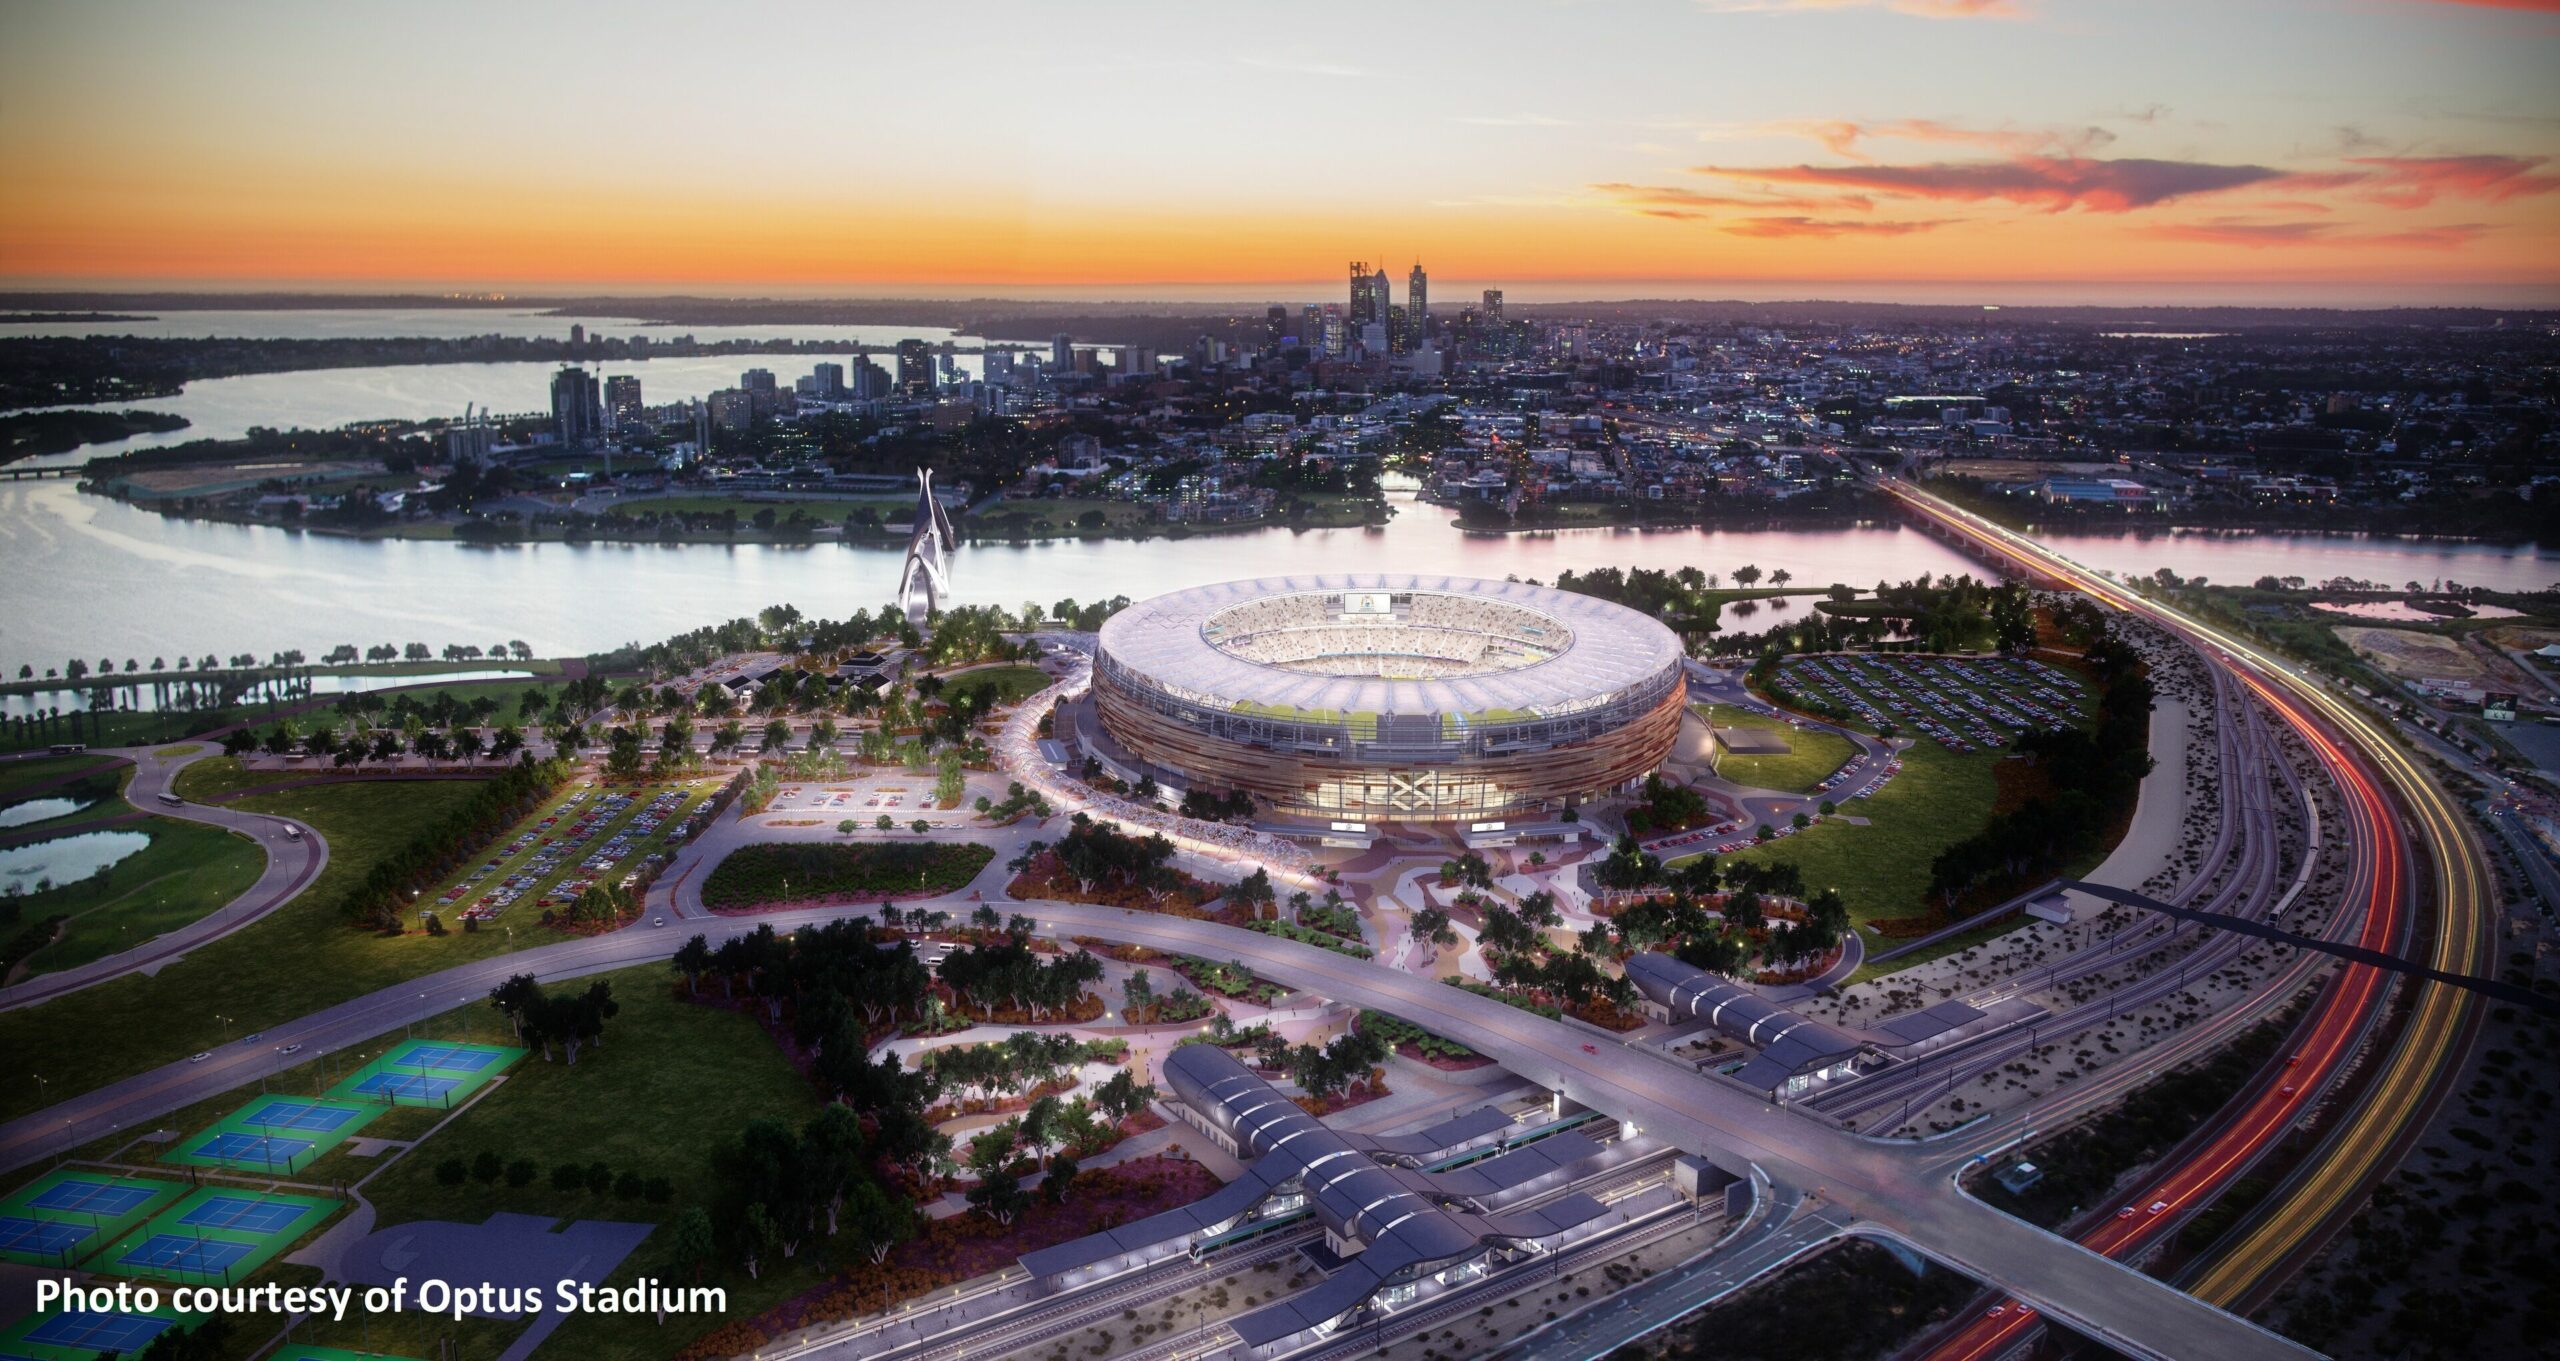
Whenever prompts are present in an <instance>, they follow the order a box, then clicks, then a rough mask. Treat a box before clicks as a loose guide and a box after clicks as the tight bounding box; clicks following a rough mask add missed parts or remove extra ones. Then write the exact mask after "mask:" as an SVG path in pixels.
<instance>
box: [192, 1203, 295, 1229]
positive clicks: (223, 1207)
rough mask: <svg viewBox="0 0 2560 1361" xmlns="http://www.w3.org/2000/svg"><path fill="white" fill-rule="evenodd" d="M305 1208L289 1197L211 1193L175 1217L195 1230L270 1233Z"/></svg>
mask: <svg viewBox="0 0 2560 1361" xmlns="http://www.w3.org/2000/svg"><path fill="white" fill-rule="evenodd" d="M305 1208H306V1207H305V1206H303V1205H301V1204H299V1203H297V1202H294V1201H290V1200H266V1199H262V1198H254V1197H250V1196H215V1197H214V1198H213V1199H211V1200H208V1201H206V1202H204V1203H203V1204H201V1205H198V1206H197V1207H195V1208H194V1209H192V1210H189V1211H187V1212H186V1213H185V1214H184V1215H181V1216H179V1219H178V1222H179V1223H181V1224H184V1225H186V1226H187V1227H189V1228H195V1229H239V1230H241V1231H243V1232H246V1233H274V1232H276V1231H278V1230H280V1229H283V1228H285V1227H286V1226H288V1225H290V1224H292V1223H293V1221H295V1220H297V1219H300V1218H301V1217H302V1214H303V1211H304V1209H305Z"/></svg>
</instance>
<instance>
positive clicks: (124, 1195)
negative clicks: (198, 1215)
mask: <svg viewBox="0 0 2560 1361" xmlns="http://www.w3.org/2000/svg"><path fill="white" fill-rule="evenodd" d="M168 1185H169V1183H167V1182H146V1183H143V1184H141V1185H134V1184H132V1183H128V1182H114V1181H93V1180H91V1179H89V1178H87V1177H78V1176H74V1177H65V1178H63V1179H62V1180H61V1181H59V1182H56V1183H54V1184H53V1185H52V1186H49V1187H47V1188H45V1190H44V1192H43V1194H41V1195H38V1196H36V1197H34V1198H33V1199H31V1200H29V1201H28V1202H27V1203H28V1204H29V1205H32V1206H34V1207H35V1208H37V1209H39V1210H62V1211H65V1212H67V1213H74V1214H84V1215H96V1216H98V1217H99V1218H101V1219H113V1218H115V1217H116V1216H117V1215H121V1214H131V1213H133V1212H134V1211H136V1210H139V1209H141V1208H142V1207H143V1206H144V1205H145V1204H146V1203H148V1202H149V1201H150V1199H151V1198H152V1197H153V1196H155V1195H158V1194H159V1193H160V1192H161V1191H162V1190H163V1189H165V1188H166V1187H167V1186H168Z"/></svg>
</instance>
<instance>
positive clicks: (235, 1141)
mask: <svg viewBox="0 0 2560 1361" xmlns="http://www.w3.org/2000/svg"><path fill="white" fill-rule="evenodd" d="M310 1151H311V1141H310V1140H308V1139H276V1138H270V1137H268V1136H266V1135H263V1134H242V1133H241V1132H239V1131H238V1130H232V1131H230V1132H229V1133H225V1134H217V1135H215V1136H213V1137H212V1138H210V1139H207V1140H205V1141H204V1142H203V1143H200V1144H198V1145H196V1147H195V1155H196V1156H197V1157H199V1158H218V1159H220V1160H222V1161H224V1162H237V1163H257V1164H258V1165H260V1166H262V1167H277V1166H289V1165H291V1163H292V1162H293V1160H294V1159H296V1158H299V1157H301V1156H302V1155H303V1154H305V1153H308V1152H310Z"/></svg>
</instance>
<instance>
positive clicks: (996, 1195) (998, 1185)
mask: <svg viewBox="0 0 2560 1361" xmlns="http://www.w3.org/2000/svg"><path fill="white" fill-rule="evenodd" d="M967 1199H968V1201H969V1205H970V1208H972V1209H975V1210H976V1211H978V1212H979V1213H980V1214H983V1215H985V1216H986V1217H987V1218H989V1219H992V1220H994V1221H995V1222H996V1223H997V1224H998V1225H999V1226H1002V1225H1008V1224H1011V1223H1012V1222H1013V1221H1014V1217H1015V1216H1017V1215H1019V1214H1021V1213H1022V1210H1023V1207H1024V1206H1025V1205H1026V1204H1027V1203H1029V1201H1030V1197H1029V1196H1027V1195H1025V1194H1023V1191H1022V1181H1021V1179H1020V1178H1018V1177H1016V1176H1014V1175H1013V1174H1012V1173H1011V1172H1002V1171H999V1172H996V1173H993V1174H991V1175H989V1176H987V1177H984V1178H982V1179H980V1180H979V1182H978V1184H977V1185H975V1186H972V1187H970V1188H969V1194H968V1197H967Z"/></svg>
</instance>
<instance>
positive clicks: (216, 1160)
mask: <svg viewBox="0 0 2560 1361" xmlns="http://www.w3.org/2000/svg"><path fill="white" fill-rule="evenodd" d="M381 1113H382V1107H380V1106H378V1105H367V1104H366V1103H364V1102H361V1101H333V1100H331V1099H329V1098H327V1097H312V1096H293V1097H279V1096H262V1097H259V1098H257V1099H256V1100H255V1101H252V1102H250V1103H249V1104H248V1105H246V1106H243V1107H241V1108H240V1109H238V1110H236V1111H233V1112H232V1113H231V1114H229V1115H226V1116H224V1117H223V1118H222V1119H220V1120H217V1121H215V1122H214V1124H213V1126H212V1128H210V1129H207V1130H204V1131H202V1132H201V1133H199V1134H197V1135H196V1136H194V1137H193V1138H191V1139H182V1140H179V1141H178V1142H177V1143H176V1144H175V1145H173V1146H171V1148H170V1150H169V1151H168V1152H166V1153H163V1154H161V1155H160V1160H161V1161H162V1162H170V1163H184V1164H187V1165H189V1166H191V1167H230V1168H238V1169H240V1170H242V1171H254V1172H278V1171H282V1172H299V1171H301V1170H303V1169H304V1168H305V1167H307V1166H309V1165H310V1164H311V1162H312V1161H313V1160H314V1159H317V1158H319V1157H320V1156H321V1155H322V1154H325V1153H327V1152H328V1151H329V1150H331V1149H333V1148H336V1147H337V1146H338V1145H339V1144H341V1143H343V1142H345V1141H346V1139H347V1137H348V1136H349V1135H352V1134H354V1133H355V1132H356V1131H357V1130H359V1129H362V1128H363V1127H364V1126H365V1124H366V1123H367V1122H369V1121H371V1120H372V1119H373V1118H374V1117H375V1116H377V1115H380V1114H381Z"/></svg>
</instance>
